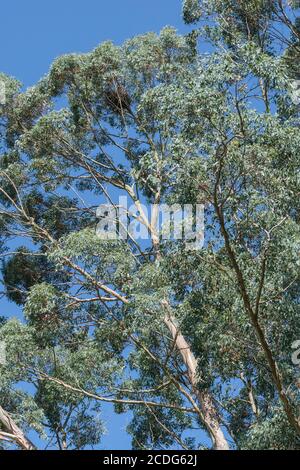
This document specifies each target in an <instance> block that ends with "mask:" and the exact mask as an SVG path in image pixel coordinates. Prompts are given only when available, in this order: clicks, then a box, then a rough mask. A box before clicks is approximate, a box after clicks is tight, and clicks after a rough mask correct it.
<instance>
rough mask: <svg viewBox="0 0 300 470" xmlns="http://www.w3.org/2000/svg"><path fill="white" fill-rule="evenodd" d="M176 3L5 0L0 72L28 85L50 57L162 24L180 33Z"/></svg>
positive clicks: (178, 1) (0, 33)
mask: <svg viewBox="0 0 300 470" xmlns="http://www.w3.org/2000/svg"><path fill="white" fill-rule="evenodd" d="M181 3H182V0H84V1H82V0H51V1H47V2H43V1H41V0H26V1H24V0H10V1H9V2H8V1H6V2H1V18H2V21H1V29H0V44H1V54H0V70H1V71H2V72H5V73H7V74H9V75H13V76H15V77H16V78H18V79H19V80H20V81H22V82H23V83H24V85H26V86H28V85H32V84H34V83H35V82H36V81H37V80H38V79H39V78H40V77H41V76H42V75H44V74H45V73H46V72H47V71H48V69H49V66H50V64H51V63H52V61H53V59H55V58H56V57H57V56H59V55H61V54H65V53H69V52H85V51H89V50H91V49H92V48H94V47H95V46H96V45H98V44H99V43H100V42H102V41H104V40H107V39H111V40H113V41H114V42H116V43H117V44H120V43H122V42H123V41H124V40H125V39H128V38H130V37H132V36H134V35H136V34H141V33H144V32H147V31H157V32H158V31H159V30H160V29H161V28H162V27H163V26H165V25H172V26H175V27H176V28H177V29H178V30H179V31H181V32H184V31H186V27H185V26H184V24H183V21H182V18H181Z"/></svg>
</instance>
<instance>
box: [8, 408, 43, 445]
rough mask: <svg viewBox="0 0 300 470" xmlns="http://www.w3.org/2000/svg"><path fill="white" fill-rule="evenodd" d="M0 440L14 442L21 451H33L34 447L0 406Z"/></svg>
mask: <svg viewBox="0 0 300 470" xmlns="http://www.w3.org/2000/svg"><path fill="white" fill-rule="evenodd" d="M0 424H1V427H2V428H4V431H1V429H0V440H1V439H2V440H5V441H14V442H15V443H16V444H17V445H18V446H19V447H21V449H23V450H35V449H36V447H35V446H34V445H33V444H32V442H31V441H30V440H29V439H28V438H27V437H26V436H25V434H24V433H23V431H22V430H21V429H20V428H19V427H18V426H17V425H16V423H15V422H14V421H13V419H12V418H11V417H10V415H9V414H8V413H7V412H6V411H5V410H4V409H3V408H2V407H1V406H0Z"/></svg>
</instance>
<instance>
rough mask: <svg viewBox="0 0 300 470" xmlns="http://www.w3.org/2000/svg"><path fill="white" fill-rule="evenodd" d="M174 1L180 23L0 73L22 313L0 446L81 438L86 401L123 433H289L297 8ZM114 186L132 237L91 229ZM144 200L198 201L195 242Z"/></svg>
mask: <svg viewBox="0 0 300 470" xmlns="http://www.w3.org/2000/svg"><path fill="white" fill-rule="evenodd" d="M183 17H184V20H185V21H186V22H187V23H189V24H191V25H192V28H193V30H192V31H191V32H190V34H188V35H187V36H180V35H178V34H177V32H176V31H175V30H174V29H173V28H171V27H167V28H165V29H163V30H162V31H161V33H160V34H159V35H157V34H154V33H148V34H145V35H141V36H137V37H135V38H133V39H130V40H128V41H126V42H125V43H124V44H123V45H121V46H116V45H114V44H113V43H112V42H105V43H103V44H100V45H99V46H98V47H97V48H95V49H94V50H93V51H91V52H90V53H86V54H69V55H65V56H62V57H59V58H58V59H57V60H56V61H55V62H54V63H53V65H52V66H51V69H50V71H49V73H48V74H47V75H46V76H45V77H43V78H42V79H41V80H40V81H39V82H38V83H37V84H36V85H35V86H33V87H31V88H29V89H27V90H23V88H22V85H21V84H20V83H19V82H18V81H17V80H16V79H14V78H12V77H9V76H7V75H4V74H2V75H1V76H0V79H1V80H2V81H3V82H4V83H5V90H6V95H5V98H6V99H5V103H4V104H2V105H0V124H1V133H0V138H1V157H0V234H1V257H2V259H3V262H2V278H3V290H4V294H3V295H5V296H6V298H7V299H9V300H10V301H12V302H15V303H16V304H17V305H18V306H19V308H21V309H22V313H23V319H17V318H4V319H3V320H1V323H0V341H3V342H4V343H5V346H6V362H4V363H3V364H0V405H1V406H0V442H1V443H2V445H3V447H4V448H11V445H12V443H13V444H15V445H17V446H19V447H21V448H24V449H31V448H35V447H36V446H37V444H36V443H35V442H34V438H32V437H31V436H34V435H35V434H32V433H30V431H35V432H36V433H37V434H38V435H39V437H40V439H42V440H44V441H45V442H46V443H47V445H48V446H49V448H52V447H57V448H59V449H84V448H90V447H91V446H97V445H98V444H99V442H101V437H102V435H103V433H104V432H105V423H104V422H103V418H102V414H101V410H102V406H103V403H112V404H113V405H114V410H115V412H116V413H128V412H129V413H130V417H131V421H130V424H129V426H128V428H127V432H128V433H129V434H130V435H131V437H132V446H133V448H135V449H166V448H183V449H205V448H213V449H299V448H300V416H299V389H298V385H297V370H296V368H295V366H294V365H293V362H292V359H291V355H292V344H293V342H295V341H296V340H298V339H299V338H300V321H299V289H300V283H299V248H300V227H299V214H300V205H299V194H300V180H299V154H300V134H299V105H298V103H297V101H296V100H295V99H293V96H294V95H293V92H295V90H294V88H293V86H294V85H293V83H294V81H296V80H297V79H298V77H299V61H297V58H299V39H300V29H299V21H297V18H296V10H293V8H291V6H290V5H288V4H287V2H283V1H266V0H253V1H252V0H251V1H238V2H237V1H233V0H228V1H219V0H211V1H210V0H203V1H198V0H185V1H184V4H183ZM204 43H205V44H209V45H210V49H209V51H210V52H202V50H203V48H202V45H203V44H204ZM119 195H126V196H127V197H128V200H129V201H130V202H131V204H134V205H135V208H136V213H135V214H131V213H128V214H127V216H128V218H129V219H130V220H132V219H138V221H139V223H140V225H141V226H144V227H145V228H146V230H147V232H148V233H149V240H148V242H145V241H140V240H139V239H138V237H136V238H135V237H134V236H132V234H129V236H128V237H127V238H126V239H125V238H123V239H122V238H117V239H111V240H110V239H103V238H101V237H99V236H98V234H97V231H96V227H97V223H98V222H99V220H98V218H97V213H96V210H97V207H98V206H99V205H100V204H102V203H103V202H106V203H109V204H112V205H116V198H117V197H118V196H119ZM150 204H156V205H162V204H168V205H174V204H179V205H183V204H192V205H194V206H195V205H196V204H201V205H204V206H205V244H204V247H203V248H202V249H191V248H189V247H188V246H187V244H186V243H185V241H184V240H164V238H163V237H160V236H159V234H158V233H157V229H156V226H157V214H155V213H154V214H152V217H151V218H149V217H148V216H147V213H146V212H145V210H144V208H145V206H146V207H147V206H149V205H150ZM3 313H4V314H5V312H3ZM25 384H26V385H25ZM28 435H29V436H30V438H29V437H28Z"/></svg>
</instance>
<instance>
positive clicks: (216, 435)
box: [164, 316, 230, 450]
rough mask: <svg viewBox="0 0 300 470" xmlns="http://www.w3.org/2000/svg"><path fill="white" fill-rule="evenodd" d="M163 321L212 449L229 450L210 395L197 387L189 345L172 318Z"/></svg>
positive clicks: (193, 357) (168, 317) (193, 359)
mask: <svg viewBox="0 0 300 470" xmlns="http://www.w3.org/2000/svg"><path fill="white" fill-rule="evenodd" d="M164 321H165V324H166V325H167V327H168V329H169V330H170V332H171V334H172V338H173V339H174V341H175V345H176V348H177V350H178V351H179V352H180V354H181V357H182V359H183V361H184V363H185V365H186V367H187V370H188V376H189V380H190V383H191V385H192V388H193V392H194V394H195V396H196V397H197V400H198V402H199V404H200V406H201V411H202V415H203V421H204V424H205V426H206V428H207V430H208V432H209V434H210V437H211V439H212V441H213V447H214V449H215V450H230V447H229V444H228V442H227V439H226V438H225V436H224V433H223V431H222V428H221V425H220V417H219V415H218V412H217V410H216V406H215V404H214V402H213V399H212V397H211V395H210V393H209V392H208V391H200V390H199V389H198V387H197V377H196V373H197V360H196V358H195V356H194V354H193V353H192V351H191V348H190V346H189V344H188V343H187V341H186V340H185V338H184V336H183V335H182V333H181V332H180V330H179V329H178V327H177V326H176V324H175V322H174V320H173V318H172V317H170V316H166V317H165V319H164Z"/></svg>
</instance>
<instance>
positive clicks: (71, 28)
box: [0, 0, 187, 449]
mask: <svg viewBox="0 0 300 470" xmlns="http://www.w3.org/2000/svg"><path fill="white" fill-rule="evenodd" d="M181 3H182V0H84V1H82V0H51V1H47V2H43V1H41V0H26V1H24V0H10V1H9V2H8V1H6V2H2V4H1V17H2V21H1V28H0V44H1V54H0V71H1V72H5V73H7V74H8V75H12V76H14V77H16V78H17V79H19V80H20V81H21V82H22V83H23V84H24V86H25V87H27V86H30V85H33V84H34V83H35V82H36V81H37V80H38V79H39V78H40V77H41V76H43V75H44V74H45V73H47V71H48V69H49V67H50V65H51V63H52V62H53V60H54V59H55V58H56V57H58V56H59V55H61V54H65V53H70V52H87V51H89V50H91V49H92V48H94V47H95V46H96V45H98V44H99V43H100V42H102V41H105V40H107V39H110V40H113V41H114V42H115V43H116V44H120V43H122V42H123V41H124V40H125V39H128V38H130V37H132V36H135V35H136V34H141V33H144V32H147V31H156V32H158V31H160V30H161V28H162V27H164V26H166V25H172V26H175V27H176V28H177V29H178V31H179V32H182V33H184V32H186V31H187V28H186V27H185V26H184V24H183V21H182V18H181ZM16 313H17V308H16V306H15V305H13V304H7V303H6V302H3V301H2V302H1V311H0V315H1V314H4V315H7V316H10V315H14V314H16ZM103 418H104V420H105V421H106V422H107V427H108V431H109V434H108V435H107V436H106V437H105V438H104V440H103V442H102V444H101V447H102V448H109V449H118V448H122V449H126V448H130V438H129V436H127V435H126V432H125V427H126V425H127V424H128V421H129V416H128V415H121V416H116V415H114V413H113V412H112V409H111V407H109V406H105V407H104V416H103Z"/></svg>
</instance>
